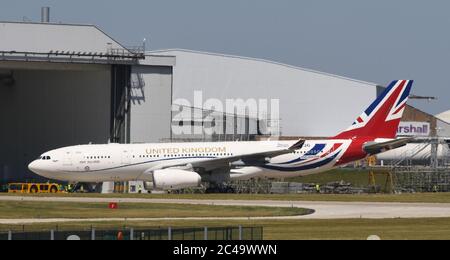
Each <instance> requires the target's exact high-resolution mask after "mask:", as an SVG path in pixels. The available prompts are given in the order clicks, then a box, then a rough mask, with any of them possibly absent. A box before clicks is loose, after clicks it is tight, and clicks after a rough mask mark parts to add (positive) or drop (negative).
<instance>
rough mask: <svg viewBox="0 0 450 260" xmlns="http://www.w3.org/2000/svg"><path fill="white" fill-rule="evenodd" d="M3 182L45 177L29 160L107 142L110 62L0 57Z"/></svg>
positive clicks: (0, 167)
mask: <svg viewBox="0 0 450 260" xmlns="http://www.w3.org/2000/svg"><path fill="white" fill-rule="evenodd" d="M0 75H1V76H0V118H1V121H2V123H1V127H0V144H1V145H0V183H7V182H13V181H39V180H40V178H39V177H38V176H36V175H34V174H33V173H31V172H30V171H29V170H28V169H27V165H28V164H29V163H30V162H31V161H33V160H34V159H35V158H37V157H38V156H39V155H40V154H41V153H43V152H45V151H48V150H52V149H56V148H60V147H63V146H69V145H77V144H88V143H90V142H92V143H106V142H107V141H108V138H109V136H110V110H111V107H110V104H111V102H110V99H111V69H110V66H107V65H82V64H78V65H76V64H55V63H42V62H39V63H32V62H28V63H25V62H6V61H5V62H0Z"/></svg>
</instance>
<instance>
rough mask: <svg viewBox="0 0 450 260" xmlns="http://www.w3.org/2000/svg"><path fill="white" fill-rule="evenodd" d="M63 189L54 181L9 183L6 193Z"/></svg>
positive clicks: (55, 191)
mask: <svg viewBox="0 0 450 260" xmlns="http://www.w3.org/2000/svg"><path fill="white" fill-rule="evenodd" d="M61 192H64V189H63V188H62V186H61V185H59V184H56V183H10V184H9V185H8V193H61Z"/></svg>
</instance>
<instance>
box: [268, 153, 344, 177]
mask: <svg viewBox="0 0 450 260" xmlns="http://www.w3.org/2000/svg"><path fill="white" fill-rule="evenodd" d="M340 153H341V151H339V152H338V153H336V154H335V155H333V156H331V157H330V158H328V159H325V160H323V161H320V162H317V163H314V164H309V165H304V166H300V167H287V166H278V165H275V164H274V165H265V166H262V168H264V169H268V170H275V171H280V172H299V171H306V170H312V169H315V168H319V167H322V166H324V165H327V164H329V163H330V162H332V161H333V160H334V159H336V158H337V157H338V155H339V154H340Z"/></svg>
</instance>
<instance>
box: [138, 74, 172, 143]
mask: <svg viewBox="0 0 450 260" xmlns="http://www.w3.org/2000/svg"><path fill="white" fill-rule="evenodd" d="M130 99H131V112H130V114H131V115H130V118H131V123H130V141H131V142H132V143H152V142H163V141H166V142H167V141H168V140H170V138H171V132H172V130H171V122H172V67H165V66H133V68H132V73H131V97H130Z"/></svg>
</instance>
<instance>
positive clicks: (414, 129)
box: [397, 122, 431, 136]
mask: <svg viewBox="0 0 450 260" xmlns="http://www.w3.org/2000/svg"><path fill="white" fill-rule="evenodd" d="M397 135H398V136H430V135H431V125H430V123H424V122H401V123H400V126H399V127H398V132H397Z"/></svg>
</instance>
